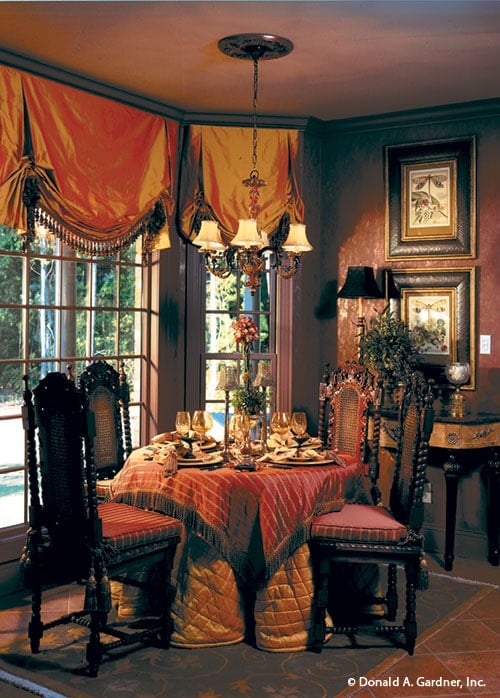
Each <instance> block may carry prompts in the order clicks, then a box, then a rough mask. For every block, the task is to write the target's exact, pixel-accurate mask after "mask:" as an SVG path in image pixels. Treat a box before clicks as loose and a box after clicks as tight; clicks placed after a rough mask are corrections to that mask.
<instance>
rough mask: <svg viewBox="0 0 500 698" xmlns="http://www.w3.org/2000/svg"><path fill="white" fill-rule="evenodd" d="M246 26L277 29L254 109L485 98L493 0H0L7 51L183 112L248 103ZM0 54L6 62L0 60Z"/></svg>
mask: <svg viewBox="0 0 500 698" xmlns="http://www.w3.org/2000/svg"><path fill="white" fill-rule="evenodd" d="M246 32H261V33H266V34H277V35H279V36H283V37H286V38H288V39H290V40H291V41H292V42H293V44H294V50H293V51H292V52H291V53H290V54H289V55H288V56H286V57H283V58H280V59H277V60H267V61H260V63H259V96H258V104H257V111H258V113H259V114H262V115H264V114H266V115H274V116H288V117H310V116H313V117H316V118H318V119H323V120H333V119H335V120H336V119H344V118H350V117H362V116H367V115H371V114H385V113H389V112H397V111H403V110H408V109H416V108H424V107H433V106H439V105H448V104H455V103H461V102H470V101H476V100H483V99H491V98H497V97H499V96H500V95H499V93H500V88H499V68H500V2H498V1H496V0H489V1H484V2H483V1H481V0H447V1H444V2H441V1H439V0H427V1H425V0H416V1H413V0H406V1H405V0H402V1H397V0H389V1H383V2H379V1H378V0H369V1H365V2H354V1H351V0H336V1H334V2H329V1H328V0H325V1H323V2H294V1H293V0H291V1H288V2H284V1H282V2H169V1H161V0H158V1H156V2H120V1H115V2H64V1H62V2H61V1H60V2H2V1H0V60H2V59H3V60H5V56H9V54H10V53H12V52H13V53H15V54H20V55H21V56H22V57H27V58H29V59H34V60H35V61H37V62H38V61H40V62H42V63H46V64H49V65H50V66H53V67H57V68H60V69H64V70H65V71H69V72H72V73H77V74H79V75H83V76H85V77H87V78H91V79H92V80H94V81H97V82H99V83H104V84H106V85H112V86H114V87H117V88H120V89H123V90H126V91H127V92H132V93H134V94H137V95H140V96H142V97H147V98H148V99H151V100H153V101H155V102H159V103H161V104H163V105H168V106H169V107H172V108H175V109H176V110H180V111H181V112H187V113H189V112H191V113H215V114H248V113H249V112H251V109H252V89H253V87H252V85H253V82H252V80H253V78H252V70H253V69H252V63H251V61H246V60H236V59H234V58H230V57H228V56H226V55H224V54H223V53H221V52H220V51H219V49H218V48H217V42H218V40H219V39H220V38H222V37H224V36H227V35H231V34H239V33H246ZM7 62H9V61H7Z"/></svg>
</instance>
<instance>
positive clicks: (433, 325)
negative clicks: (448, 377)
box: [392, 267, 475, 389]
mask: <svg viewBox="0 0 500 698" xmlns="http://www.w3.org/2000/svg"><path fill="white" fill-rule="evenodd" d="M392 276H393V280H394V283H395V284H396V286H397V288H398V289H399V293H400V312H401V319H402V320H403V321H404V322H405V323H406V325H407V326H408V328H409V330H410V332H411V334H412V335H413V337H414V338H415V340H416V341H417V344H418V347H419V355H420V356H419V359H420V364H421V366H422V368H423V370H424V373H426V374H427V375H428V376H429V377H432V378H434V379H435V380H437V381H439V382H440V381H444V380H445V374H444V368H445V366H446V364H448V363H451V362H455V361H460V362H467V363H469V364H470V367H471V377H470V380H469V383H468V384H467V385H466V386H464V387H465V388H466V389H467V388H469V389H472V388H474V386H475V352H474V336H475V268H474V267H467V268H459V269H452V268H446V269H432V270H428V269H398V270H394V271H393V272H392Z"/></svg>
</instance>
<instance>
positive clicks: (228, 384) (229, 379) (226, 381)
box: [215, 364, 240, 463]
mask: <svg viewBox="0 0 500 698" xmlns="http://www.w3.org/2000/svg"><path fill="white" fill-rule="evenodd" d="M239 387H240V385H239V383H238V377H237V374H236V367H235V366H226V365H225V364H222V366H221V367H220V368H219V375H218V377H217V385H216V388H215V389H216V390H222V391H224V395H225V405H224V451H223V452H222V458H223V460H224V462H225V463H228V462H229V461H230V460H231V454H230V453H229V393H230V392H231V391H232V390H238V388H239Z"/></svg>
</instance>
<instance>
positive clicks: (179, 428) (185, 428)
mask: <svg viewBox="0 0 500 698" xmlns="http://www.w3.org/2000/svg"><path fill="white" fill-rule="evenodd" d="M190 429H191V415H190V414H189V412H177V414H176V415H175V430H176V432H177V433H178V434H180V436H181V437H182V436H186V435H187V434H189V430H190Z"/></svg>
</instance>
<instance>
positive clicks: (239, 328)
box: [232, 315, 259, 347]
mask: <svg viewBox="0 0 500 698" xmlns="http://www.w3.org/2000/svg"><path fill="white" fill-rule="evenodd" d="M232 328H233V330H234V339H235V342H236V344H243V345H244V346H245V347H250V344H252V342H253V341H254V340H255V339H258V338H259V330H258V327H257V325H256V324H255V322H254V321H253V320H252V319H251V318H249V317H245V316H244V315H240V317H239V318H237V319H236V320H234V321H233V322H232Z"/></svg>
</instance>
